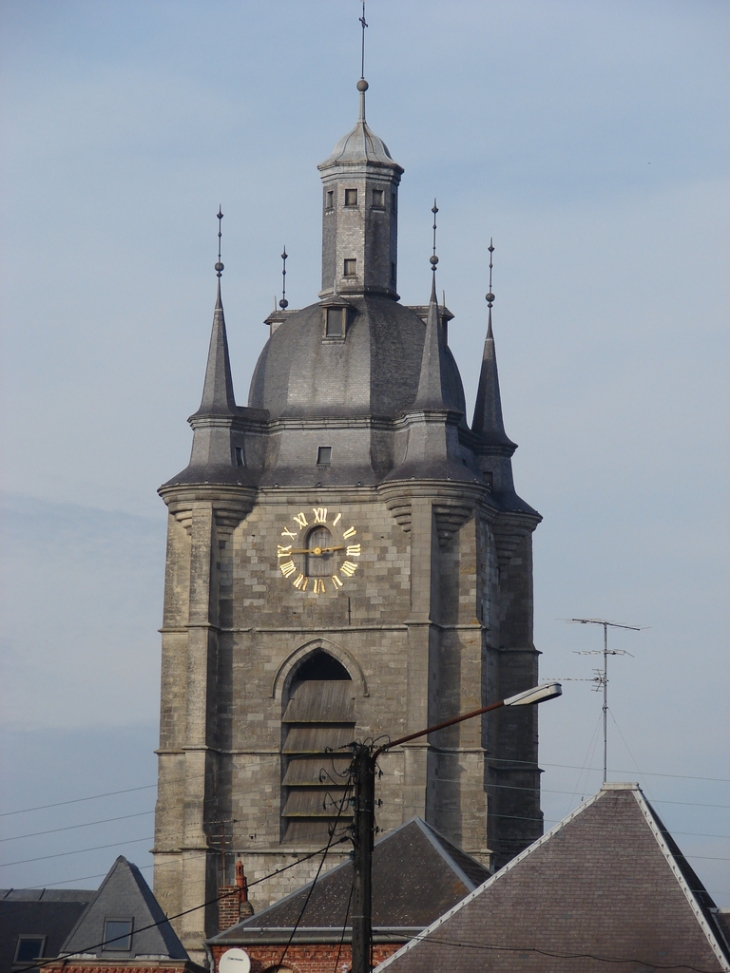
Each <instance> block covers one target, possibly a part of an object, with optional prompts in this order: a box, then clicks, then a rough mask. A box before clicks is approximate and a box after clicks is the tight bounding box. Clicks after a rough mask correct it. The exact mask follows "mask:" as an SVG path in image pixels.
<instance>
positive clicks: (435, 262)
mask: <svg viewBox="0 0 730 973" xmlns="http://www.w3.org/2000/svg"><path fill="white" fill-rule="evenodd" d="M428 259H429V260H430V261H431V266H432V267H433V269H434V270H435V269H436V264H437V263H438V262H439V258H438V257H437V256H436V254H434V255H433V257H429V258H428Z"/></svg>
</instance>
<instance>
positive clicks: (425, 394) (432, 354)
mask: <svg viewBox="0 0 730 973" xmlns="http://www.w3.org/2000/svg"><path fill="white" fill-rule="evenodd" d="M431 212H432V213H433V251H432V254H431V257H430V263H431V271H432V274H431V298H430V301H429V305H428V317H427V318H426V338H425V340H424V342H423V358H422V359H421V375H420V377H419V380H418V392H417V393H416V398H415V401H414V403H413V407H414V409H419V410H429V409H448V408H450V406H449V404H448V402H449V398H450V397H449V395H448V385H447V374H446V345H445V342H444V332H443V328H442V326H441V313H440V310H439V305H438V297H437V296H436V266H437V264H438V260H439V258H438V257H437V256H436V214H437V213H438V206H437V205H436V200H435V199H434V201H433V207H432V209H431Z"/></svg>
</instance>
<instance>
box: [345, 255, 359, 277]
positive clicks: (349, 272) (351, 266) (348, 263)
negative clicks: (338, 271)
mask: <svg viewBox="0 0 730 973" xmlns="http://www.w3.org/2000/svg"><path fill="white" fill-rule="evenodd" d="M344 274H345V277H356V276H357V260H355V258H354V257H345V269H344Z"/></svg>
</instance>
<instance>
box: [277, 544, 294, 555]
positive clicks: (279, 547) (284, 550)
mask: <svg viewBox="0 0 730 973" xmlns="http://www.w3.org/2000/svg"><path fill="white" fill-rule="evenodd" d="M290 554H291V544H287V545H286V547H282V545H281V544H277V545H276V556H277V557H289V555H290Z"/></svg>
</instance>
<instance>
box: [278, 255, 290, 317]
mask: <svg viewBox="0 0 730 973" xmlns="http://www.w3.org/2000/svg"><path fill="white" fill-rule="evenodd" d="M288 256H289V254H288V253H287V252H286V246H285V247H284V249H283V250H282V251H281V300H280V301H279V307H280V308H281V309H282V311H286V309H287V308H288V307H289V301H287V299H286V258H287V257H288Z"/></svg>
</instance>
